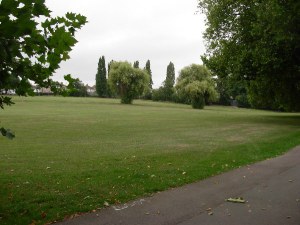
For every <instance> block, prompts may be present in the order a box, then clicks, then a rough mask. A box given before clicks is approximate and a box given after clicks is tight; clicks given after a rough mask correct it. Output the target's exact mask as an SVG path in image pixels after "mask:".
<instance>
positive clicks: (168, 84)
mask: <svg viewBox="0 0 300 225" xmlns="http://www.w3.org/2000/svg"><path fill="white" fill-rule="evenodd" d="M174 84H175V67H174V64H173V63H172V62H170V63H169V65H168V67H167V75H166V79H165V81H164V84H163V89H164V91H163V92H164V95H165V100H166V101H171V100H172V96H173V93H174Z"/></svg>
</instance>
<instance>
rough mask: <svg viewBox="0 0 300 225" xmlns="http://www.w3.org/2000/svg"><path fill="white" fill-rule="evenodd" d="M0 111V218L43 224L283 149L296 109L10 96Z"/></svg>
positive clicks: (296, 125) (297, 126)
mask: <svg viewBox="0 0 300 225" xmlns="http://www.w3.org/2000/svg"><path fill="white" fill-rule="evenodd" d="M14 100H15V102H16V105H15V106H13V107H9V108H6V109H5V110H4V111H1V112H0V113H1V114H0V115H1V124H2V125H3V126H5V127H9V128H11V129H13V130H14V131H15V133H16V135H17V137H16V139H15V140H13V141H9V140H6V139H4V138H0V171H1V174H0V180H1V182H0V217H1V219H0V223H1V224H30V223H36V224H43V223H46V222H50V221H55V220H61V219H63V218H64V217H65V216H67V215H72V214H74V213H76V212H87V211H91V210H93V209H98V208H102V207H103V204H104V202H109V203H110V204H115V203H121V202H126V201H128V200H131V199H135V198H138V197H140V196H146V195H149V194H151V193H153V192H156V191H162V190H166V189H168V188H170V187H177V186H180V185H183V184H186V183H190V182H194V181H197V180H200V179H204V178H206V177H209V176H212V175H216V174H219V173H222V172H224V171H228V170H230V169H233V168H237V167H239V166H242V165H246V164H249V163H253V162H256V161H260V160H263V159H266V158H270V157H274V156H277V155H280V154H282V153H283V152H285V151H287V150H288V149H290V148H292V147H294V146H296V145H299V144H300V138H299V136H300V114H295V113H277V112H269V111H259V110H249V109H237V108H231V107H216V106H210V107H206V108H205V110H193V109H191V108H190V106H187V105H179V104H171V103H153V102H148V101H135V102H134V104H133V105H121V104H119V100H111V99H98V98H61V97H34V98H15V99H14Z"/></svg>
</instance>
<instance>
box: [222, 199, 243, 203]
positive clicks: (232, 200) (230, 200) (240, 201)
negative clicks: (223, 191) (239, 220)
mask: <svg viewBox="0 0 300 225" xmlns="http://www.w3.org/2000/svg"><path fill="white" fill-rule="evenodd" d="M226 201H227V202H233V203H246V201H245V200H244V199H242V198H228V199H226Z"/></svg>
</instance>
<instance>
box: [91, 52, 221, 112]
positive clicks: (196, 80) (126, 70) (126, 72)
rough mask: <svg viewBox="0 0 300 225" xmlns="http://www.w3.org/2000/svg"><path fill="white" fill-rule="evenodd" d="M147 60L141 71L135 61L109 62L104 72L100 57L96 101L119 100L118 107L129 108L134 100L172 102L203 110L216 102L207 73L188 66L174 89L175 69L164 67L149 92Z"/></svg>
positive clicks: (149, 79)
mask: <svg viewBox="0 0 300 225" xmlns="http://www.w3.org/2000/svg"><path fill="white" fill-rule="evenodd" d="M152 84H153V82H152V72H151V68H150V60H148V61H147V63H146V65H145V67H144V68H143V69H140V68H139V61H135V62H134V63H133V65H131V64H130V63H129V62H115V61H111V62H110V63H109V64H108V71H107V70H106V63H105V57H104V56H101V57H100V59H99V63H98V71H97V74H96V90H97V94H98V96H99V97H115V96H119V97H120V98H121V103H125V104H131V103H132V101H133V99H135V98H140V97H142V98H146V99H152V100H154V101H175V102H180V103H185V104H191V105H192V106H193V107H194V108H203V107H204V105H205V104H208V103H210V102H212V101H217V99H218V93H217V91H216V88H215V87H216V84H215V81H214V80H213V78H212V74H211V73H210V72H209V70H208V69H207V68H206V67H204V66H201V65H196V64H192V65H190V66H187V67H185V68H183V69H182V70H181V71H180V73H179V77H178V79H177V82H176V85H175V66H174V64H173V63H172V62H170V63H169V65H168V66H167V73H166V79H165V81H164V82H163V84H162V86H161V87H160V88H158V89H154V90H153V89H152Z"/></svg>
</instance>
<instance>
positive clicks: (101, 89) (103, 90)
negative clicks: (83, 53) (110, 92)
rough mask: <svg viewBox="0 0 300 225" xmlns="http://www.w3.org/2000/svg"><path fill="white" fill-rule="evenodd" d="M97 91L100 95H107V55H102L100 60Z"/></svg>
mask: <svg viewBox="0 0 300 225" xmlns="http://www.w3.org/2000/svg"><path fill="white" fill-rule="evenodd" d="M96 91H97V94H98V96H99V97H106V96H107V79H106V65H105V57H104V56H102V57H100V59H99V62H98V71H97V74H96Z"/></svg>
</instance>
